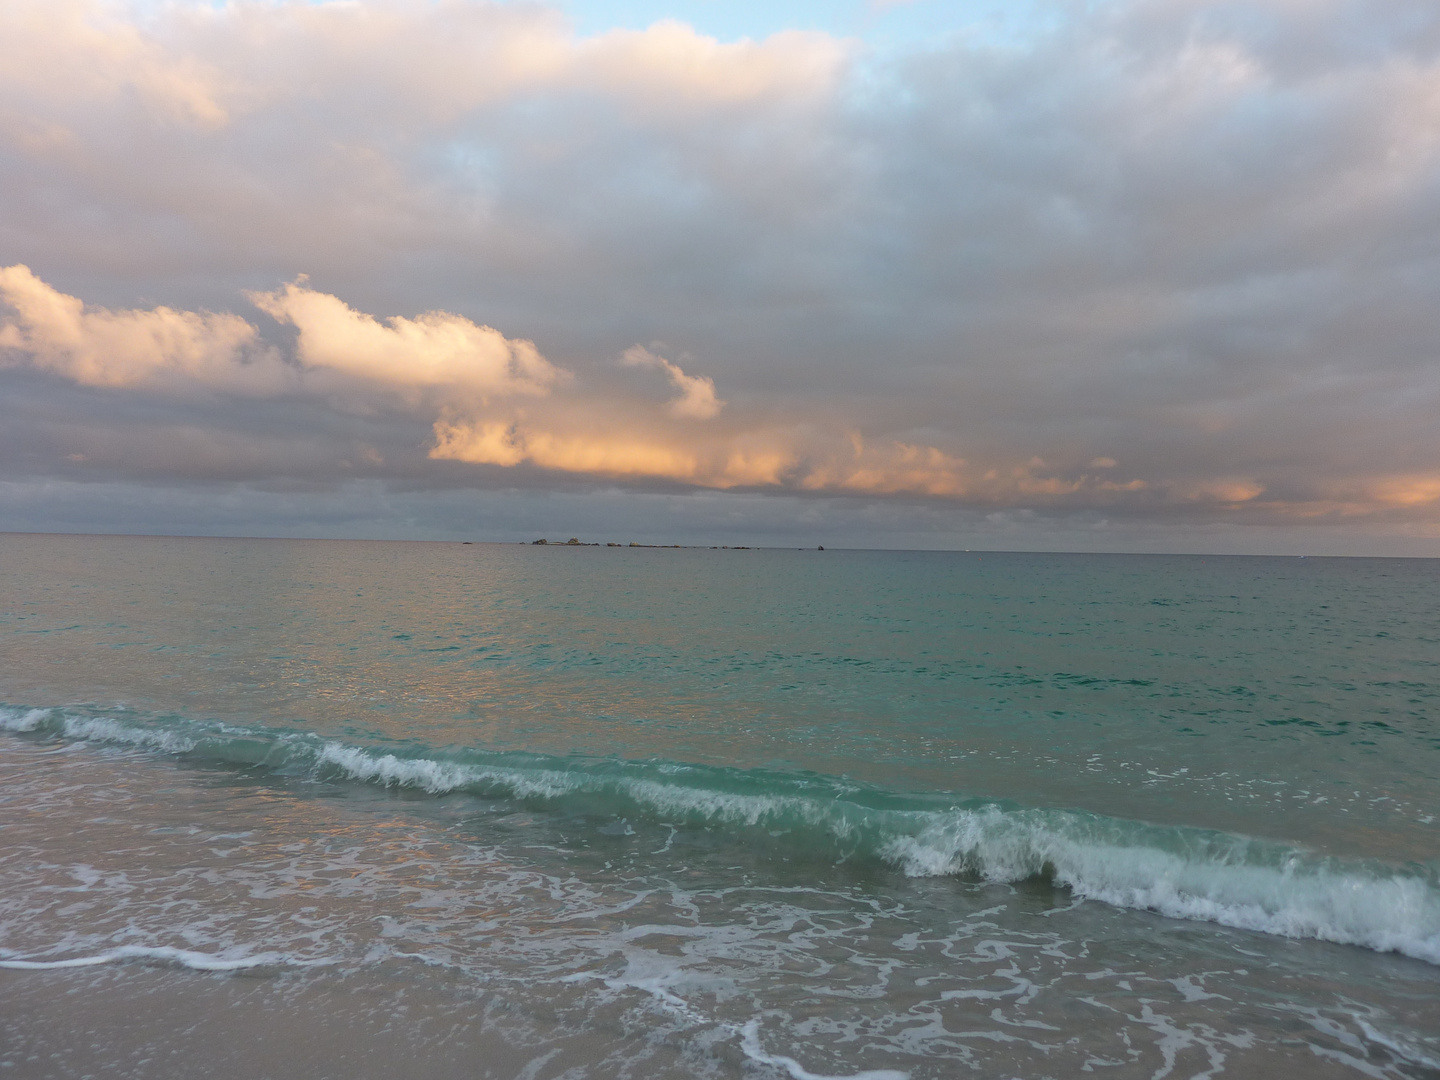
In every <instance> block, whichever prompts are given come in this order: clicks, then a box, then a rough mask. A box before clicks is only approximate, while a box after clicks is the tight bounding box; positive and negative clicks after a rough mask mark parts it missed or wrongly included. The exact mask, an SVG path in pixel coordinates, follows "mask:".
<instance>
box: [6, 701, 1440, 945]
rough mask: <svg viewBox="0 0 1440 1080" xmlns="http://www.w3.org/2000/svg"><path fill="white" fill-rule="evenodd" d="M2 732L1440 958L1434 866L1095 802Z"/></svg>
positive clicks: (174, 731) (546, 761) (292, 745)
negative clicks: (1056, 890) (960, 878)
mask: <svg viewBox="0 0 1440 1080" xmlns="http://www.w3.org/2000/svg"><path fill="white" fill-rule="evenodd" d="M0 730H8V731H11V732H17V733H31V734H35V735H40V736H49V737H52V738H67V739H81V740H88V741H92V742H101V743H113V744H120V745H125V746H132V747H137V748H141V749H145V750H149V751H156V752H161V753H166V754H173V755H177V756H180V757H182V758H185V759H189V760H198V761H206V762H211V763H225V764H231V765H237V766H249V767H262V768H265V769H268V770H272V771H275V772H278V773H282V774H287V775H304V776H308V777H310V778H312V779H315V780H317V781H331V782H334V781H359V782H365V783H375V784H382V785H386V786H396V787H403V788H408V789H413V790H418V791H424V792H429V793H431V794H436V795H441V794H445V793H449V792H468V793H471V794H475V795H479V796H484V797H489V798H502V799H513V800H517V801H520V802H527V803H536V804H542V805H550V804H555V805H558V806H561V807H563V808H565V809H568V810H572V811H578V812H591V813H605V814H617V815H628V816H629V817H633V818H635V819H637V820H644V819H648V820H652V821H657V822H666V823H669V824H673V825H680V826H695V827H728V828H733V829H737V830H763V832H764V835H765V836H766V837H767V840H770V841H774V842H777V843H782V844H783V843H787V842H789V843H793V844H796V845H797V846H799V847H800V848H801V849H803V850H805V851H807V852H815V851H821V852H824V853H826V854H827V855H833V856H834V857H836V858H841V857H844V858H862V859H863V858H871V859H876V860H880V861H882V862H884V863H886V864H889V865H890V866H893V867H895V868H896V869H898V870H899V871H901V872H903V873H905V874H907V875H910V876H914V877H926V876H942V875H965V876H973V877H979V878H983V879H986V880H989V881H995V882H1015V881H1022V880H1025V879H1028V878H1035V877H1046V878H1049V879H1050V880H1052V881H1054V882H1056V883H1057V884H1060V885H1063V886H1065V887H1068V888H1069V889H1070V890H1071V891H1072V892H1073V893H1074V894H1075V895H1076V896H1078V897H1082V898H1085V899H1090V900H1098V901H1103V902H1105V903H1108V904H1113V905H1116V906H1118V907H1125V908H1134V909H1140V910H1145V911H1153V912H1157V913H1159V914H1161V915H1165V916H1169V917H1172V918H1179V919H1195V920H1203V921H1208V922H1213V923H1219V924H1222V925H1225V926H1231V927H1237V928H1242V929H1246V930H1253V931H1259V932H1262V933H1267V934H1276V935H1283V936H1286V937H1294V938H1313V939H1318V940H1322V941H1330V942H1336V943H1339V944H1346V945H1358V946H1363V947H1365V948H1369V949H1374V950H1378V951H1382V952H1398V953H1402V954H1404V955H1406V956H1410V957H1414V958H1416V959H1419V960H1424V961H1428V962H1429V963H1432V964H1440V874H1437V872H1436V867H1434V866H1432V865H1420V864H1412V865H1408V866H1404V867H1396V866H1390V865H1385V864H1381V863H1375V862H1364V861H1360V860H1353V859H1339V858H1335V857H1330V856H1325V855H1323V854H1319V853H1316V852H1313V851H1309V850H1306V849H1304V848H1300V847H1296V846H1291V845H1287V844H1283V843H1278V842H1274V841H1266V840H1257V839H1254V838H1250V837H1245V836H1237V835H1233V834H1229V833H1222V832H1216V831H1213V830H1207V829H1199V828H1191V827H1184V826H1157V825H1150V824H1145V823H1142V822H1134V821H1126V820H1122V819H1118V818H1110V817H1104V816H1101V815H1097V814H1090V813H1087V812H1084V811H1076V810H1056V809H1040V808H1034V807H1022V806H1016V805H1012V804H1006V803H1001V802H996V801H994V800H966V799H962V798H956V797H954V796H916V795H901V794H895V793H891V792H885V791H882V790H879V789H876V788H873V787H867V786H864V785H860V784H857V783H853V782H850V781H847V780H844V779H841V778H836V777H829V776H823V775H820V774H815V773H785V772H777V771H771V770H758V769H751V770H742V769H729V768H717V767H711V766H701V765H686V764H681V763H676V762H667V761H623V760H616V759H608V758H570V757H553V756H545V755H538V754H524V753H505V752H487V751H480V750H474V749H465V748H449V749H444V750H441V749H435V748H420V749H418V750H416V749H414V748H407V749H406V750H404V751H401V750H390V749H386V748H383V747H375V746H371V747H365V746H356V745H350V744H347V743H342V742H339V741H335V740H330V739H325V738H322V737H320V736H317V735H314V734H312V733H303V732H281V731H274V730H266V729H258V728H256V729H247V728H236V727H232V726H227V725H221V724H201V723H196V722H193V721H186V720H183V719H163V718H161V719H157V718H146V717H140V716H115V715H98V714H95V715H91V714H89V713H88V712H86V711H83V710H78V709H16V708H0ZM107 958H108V956H107ZM114 958H117V959H118V958H119V957H118V954H117V955H116V956H115V957H114ZM87 962H99V961H95V960H89V959H88V958H87ZM226 962H227V963H228V961H226ZM6 963H7V964H9V965H10V966H13V964H14V963H15V962H14V961H9V962H6Z"/></svg>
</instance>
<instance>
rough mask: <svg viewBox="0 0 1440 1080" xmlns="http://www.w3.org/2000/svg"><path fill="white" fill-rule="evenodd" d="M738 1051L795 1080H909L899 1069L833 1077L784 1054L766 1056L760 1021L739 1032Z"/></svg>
mask: <svg viewBox="0 0 1440 1080" xmlns="http://www.w3.org/2000/svg"><path fill="white" fill-rule="evenodd" d="M740 1049H741V1050H742V1051H744V1053H745V1056H746V1057H748V1058H749V1059H750V1060H751V1061H753V1062H755V1063H757V1064H759V1065H770V1066H773V1067H775V1068H778V1069H784V1070H785V1071H786V1072H788V1073H789V1074H790V1075H791V1076H792V1077H794V1078H795V1080H910V1074H909V1073H908V1072H901V1071H900V1070H899V1069H867V1070H866V1071H864V1072H858V1073H846V1074H845V1075H844V1076H835V1075H828V1074H822V1073H813V1072H811V1071H810V1070H809V1069H807V1068H805V1067H804V1066H803V1065H801V1064H800V1063H799V1062H798V1061H796V1060H795V1059H794V1058H792V1057H786V1056H785V1055H784V1054H767V1053H766V1052H765V1050H764V1048H763V1047H761V1045H760V1021H758V1020H751V1021H750V1022H749V1023H747V1024H746V1025H745V1026H744V1027H743V1028H742V1029H741V1030H740Z"/></svg>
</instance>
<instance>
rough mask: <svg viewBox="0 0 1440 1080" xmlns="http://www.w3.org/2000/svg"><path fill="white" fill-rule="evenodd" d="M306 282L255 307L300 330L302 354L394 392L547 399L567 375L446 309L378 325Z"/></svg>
mask: <svg viewBox="0 0 1440 1080" xmlns="http://www.w3.org/2000/svg"><path fill="white" fill-rule="evenodd" d="M304 282H305V278H303V277H302V278H300V279H299V280H297V281H293V282H291V283H290V284H288V285H286V286H285V287H284V288H283V289H277V290H275V291H274V292H251V293H249V294H248V296H249V299H250V301H251V303H253V304H254V305H255V306H256V307H258V308H259V309H260V310H261V311H263V312H265V313H266V314H267V315H269V316H271V317H272V318H274V319H275V320H276V321H278V322H281V323H286V324H288V325H290V326H294V327H295V328H296V329H297V330H298V331H299V332H300V336H299V341H298V345H297V349H296V351H297V354H298V356H299V359H300V361H301V362H302V363H303V364H304V365H305V366H306V367H309V368H326V369H329V370H332V371H338V372H341V373H343V374H346V375H350V376H354V377H357V378H360V379H366V380H369V381H372V382H375V383H380V384H384V385H389V386H394V387H407V388H408V387H439V388H444V389H445V390H446V391H447V392H449V393H450V394H452V395H457V394H458V395H464V394H472V395H479V396H482V397H483V396H487V395H501V396H508V395H514V394H530V395H538V394H545V393H548V392H549V391H550V389H551V388H552V387H554V386H555V385H556V384H557V383H560V382H563V381H564V380H565V379H566V378H567V376H568V373H567V372H565V371H562V370H560V369H559V368H556V367H555V366H554V365H553V364H551V363H550V362H549V361H548V360H546V359H545V357H543V356H541V355H540V353H539V351H538V350H537V349H536V348H535V345H534V343H533V342H529V341H520V340H516V341H512V340H510V339H507V338H506V337H505V335H503V334H501V333H500V332H499V331H498V330H493V329H491V328H490V327H488V326H477V325H476V324H475V323H473V322H471V321H470V320H469V319H466V318H464V317H463V316H459V315H451V314H449V313H448V312H444V311H430V312H427V313H425V314H424V315H420V316H418V317H417V318H414V319H407V318H404V317H402V316H398V315H397V316H394V317H392V318H389V319H385V320H383V321H382V320H380V319H377V318H375V317H374V316H373V315H368V314H366V313H364V312H360V311H356V310H354V309H353V308H351V307H350V306H348V305H347V304H346V303H345V302H344V301H343V300H341V299H339V298H338V297H335V296H330V295H328V294H326V293H321V292H316V291H315V290H313V289H310V288H307V287H306V285H305V284H304Z"/></svg>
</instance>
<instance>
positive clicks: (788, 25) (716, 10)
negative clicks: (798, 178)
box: [129, 0, 1106, 53]
mask: <svg viewBox="0 0 1440 1080" xmlns="http://www.w3.org/2000/svg"><path fill="white" fill-rule="evenodd" d="M192 2H195V3H197V4H200V5H202V6H203V5H208V6H210V7H217V8H218V7H226V6H228V5H229V4H230V3H232V2H234V0H192ZM274 2H284V0H274ZM309 2H310V3H314V4H324V3H347V4H350V3H354V2H355V0H309ZM412 2H413V3H415V5H416V6H421V5H423V4H426V3H433V2H436V0H412ZM476 2H477V3H478V2H484V0H476ZM501 2H502V3H514V4H524V5H526V6H536V7H549V8H555V9H557V10H559V11H561V12H563V13H564V14H565V15H566V17H567V18H569V20H570V23H571V25H572V26H573V27H574V28H575V32H576V33H577V34H578V35H579V36H581V37H592V36H594V35H597V34H603V33H605V32H606V31H607V30H616V29H626V30H643V29H644V28H645V27H647V26H650V25H652V24H654V23H657V22H660V21H662V20H665V19H673V20H675V21H677V22H682V23H685V24H687V25H688V26H691V27H693V28H694V29H695V30H696V31H698V32H699V33H701V34H705V35H706V36H708V37H713V38H716V39H718V40H720V41H739V40H741V39H744V38H750V39H752V40H760V39H763V38H767V37H769V36H771V35H772V34H777V33H780V32H782V31H785V30H812V31H819V32H821V33H825V34H830V35H831V36H833V37H838V38H852V39H858V40H860V41H862V42H864V43H865V45H866V46H868V47H869V48H870V49H871V50H873V51H875V52H881V53H884V52H890V51H909V50H913V49H917V48H918V49H923V48H925V47H927V46H930V45H936V46H941V45H945V44H947V43H949V42H952V41H954V40H955V39H956V38H965V39H967V40H969V41H971V42H973V43H978V44H989V45H995V46H1002V47H1003V46H1007V45H1008V46H1023V45H1024V44H1025V43H1026V42H1028V41H1029V40H1031V39H1033V38H1034V37H1036V36H1037V35H1040V34H1043V33H1045V32H1047V31H1049V30H1052V29H1053V28H1054V27H1055V26H1056V25H1057V24H1058V23H1059V22H1061V21H1062V20H1063V19H1065V18H1066V17H1067V16H1068V15H1069V14H1072V13H1075V12H1077V11H1082V10H1085V9H1087V8H1091V7H1095V6H1098V5H1099V4H1102V3H1104V2H1106V0H501ZM174 3H175V0H131V3H130V5H129V6H130V7H131V8H132V9H138V10H141V11H144V10H147V9H150V10H155V9H162V8H167V7H171V6H173V5H174Z"/></svg>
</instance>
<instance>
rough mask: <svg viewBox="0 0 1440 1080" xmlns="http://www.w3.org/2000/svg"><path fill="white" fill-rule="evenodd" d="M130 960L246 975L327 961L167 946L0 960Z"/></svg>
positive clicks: (7, 964)
mask: <svg viewBox="0 0 1440 1080" xmlns="http://www.w3.org/2000/svg"><path fill="white" fill-rule="evenodd" d="M126 960H150V961H154V962H159V963H164V964H174V965H176V966H179V967H186V968H190V969H192V970H194V971H243V970H245V969H247V968H256V967H274V966H276V965H286V966H291V967H293V966H310V965H313V964H315V963H324V961H314V960H296V959H293V958H290V957H287V956H284V955H282V954H280V953H258V954H256V955H254V956H238V957H223V956H215V955H212V954H211V953H202V952H192V951H191V950H189V949H175V948H171V947H169V946H165V945H157V946H149V945H122V946H120V947H119V948H118V949H110V950H108V951H107V952H103V953H97V954H95V955H94V956H74V957H70V958H68V959H65V960H0V968H9V969H11V970H13V971H54V970H58V969H62V968H80V967H95V966H97V965H99V964H116V963H121V962H123V961H126Z"/></svg>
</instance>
